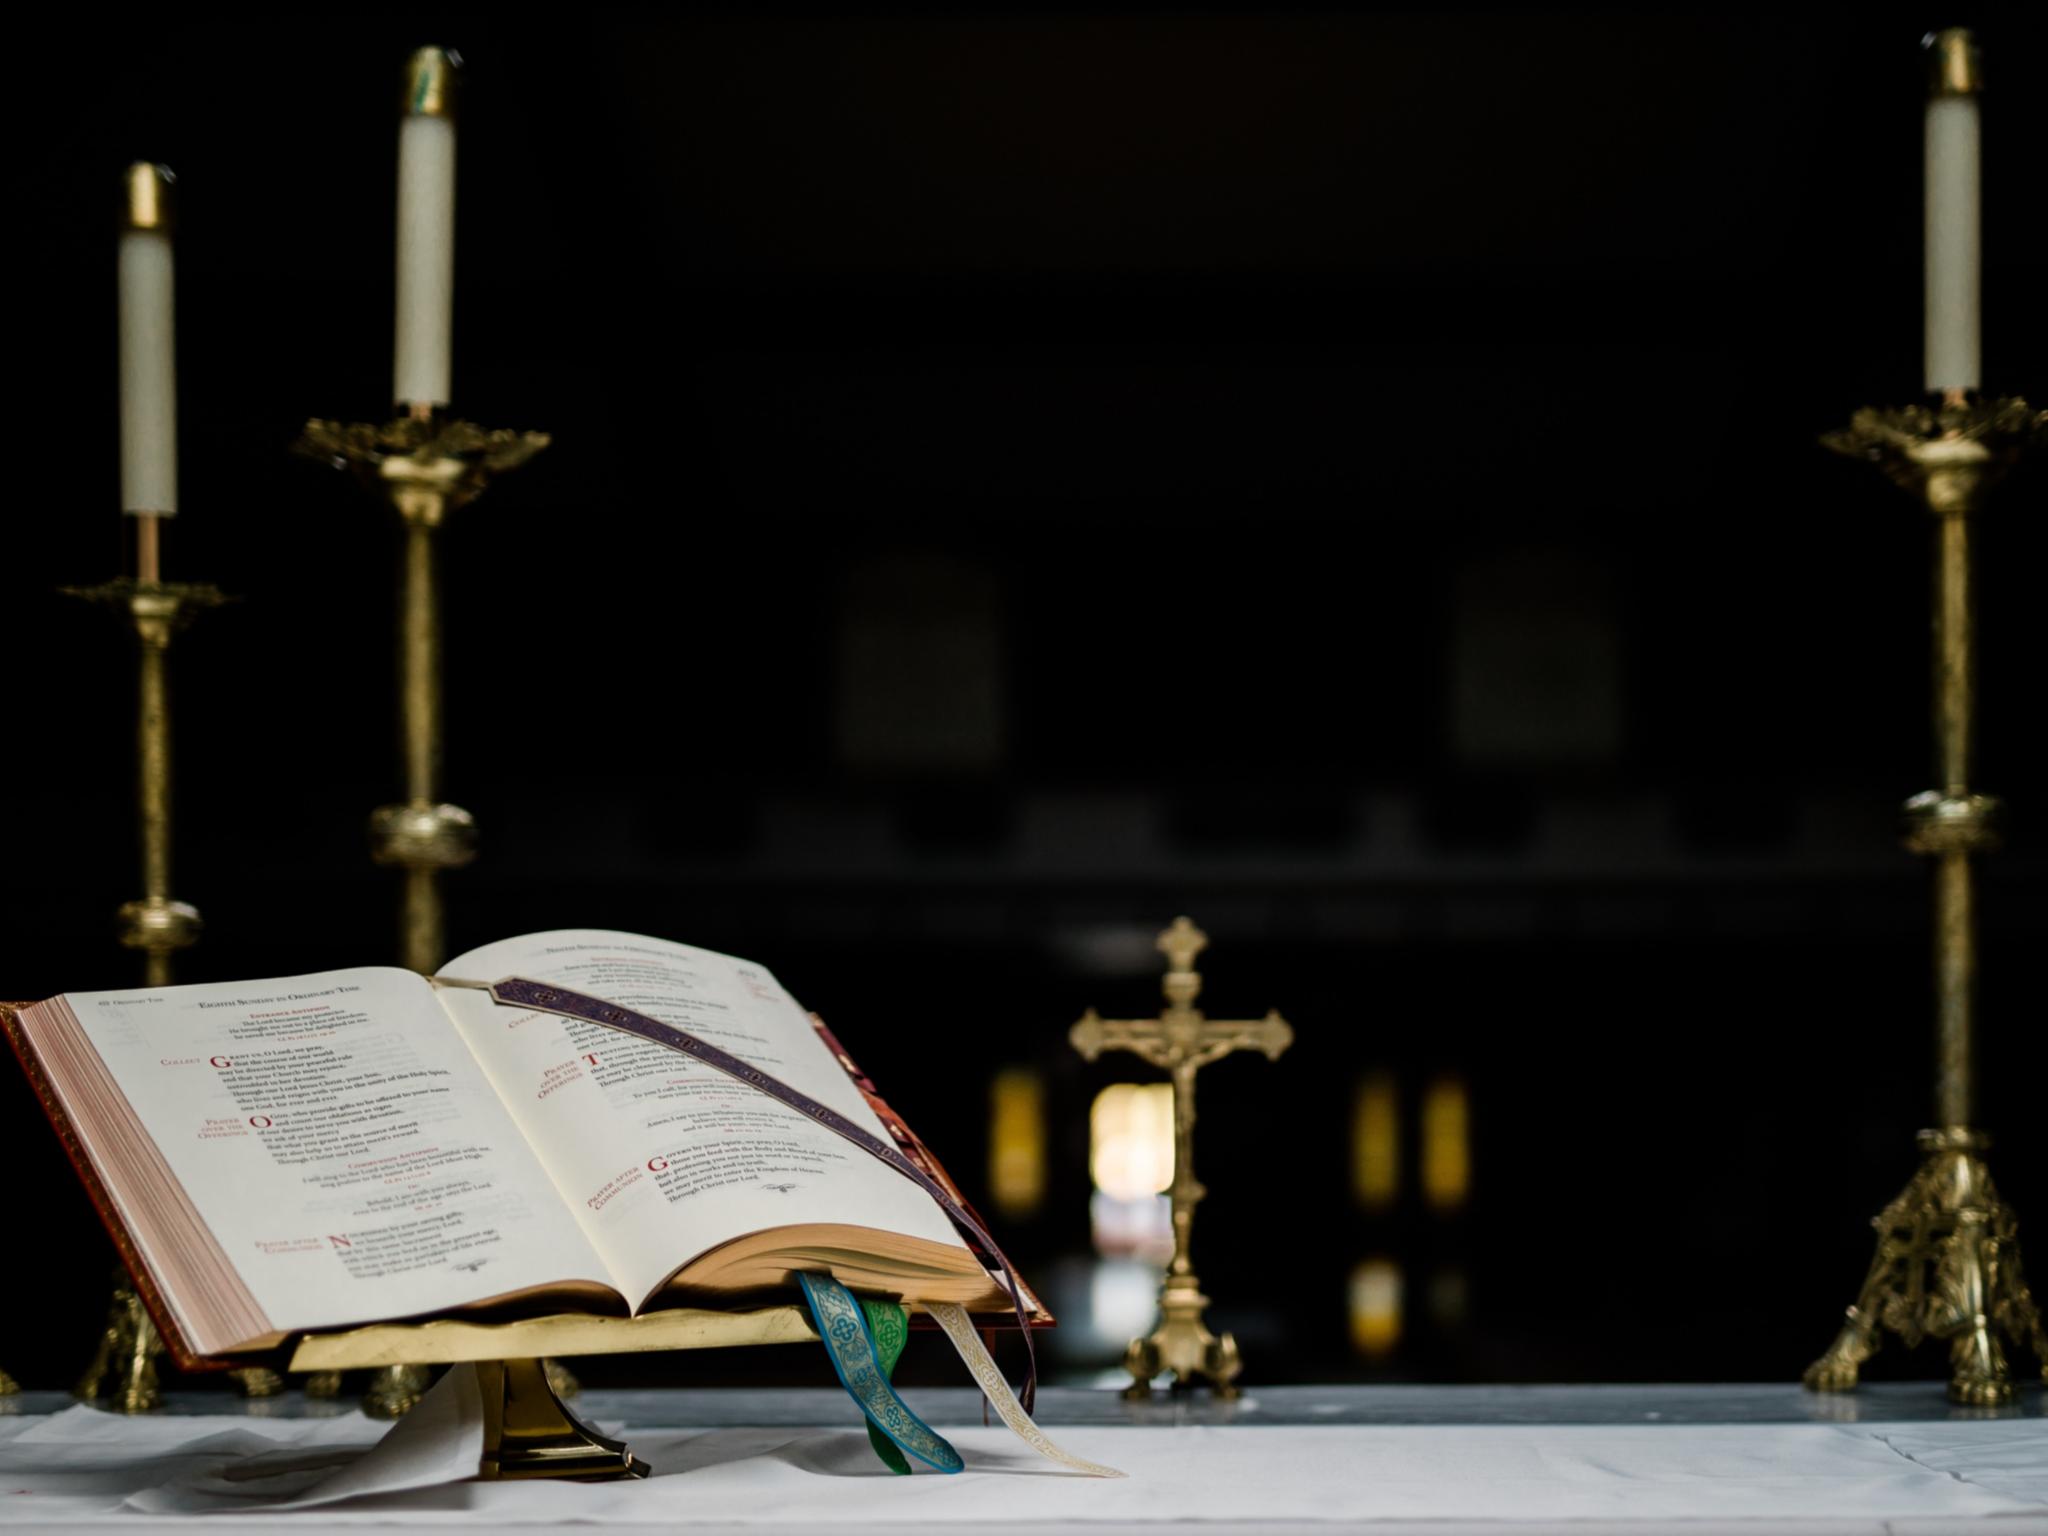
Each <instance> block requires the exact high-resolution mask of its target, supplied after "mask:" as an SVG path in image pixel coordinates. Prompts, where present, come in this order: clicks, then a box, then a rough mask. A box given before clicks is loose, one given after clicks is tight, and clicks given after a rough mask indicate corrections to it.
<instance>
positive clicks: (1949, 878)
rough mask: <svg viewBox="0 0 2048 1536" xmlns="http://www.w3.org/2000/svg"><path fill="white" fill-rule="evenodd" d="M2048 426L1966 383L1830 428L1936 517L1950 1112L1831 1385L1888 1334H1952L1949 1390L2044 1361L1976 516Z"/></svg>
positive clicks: (1830, 1373) (1944, 1108)
mask: <svg viewBox="0 0 2048 1536" xmlns="http://www.w3.org/2000/svg"><path fill="white" fill-rule="evenodd" d="M2044 436H2048V412H2035V411H2033V410H2030V409H2029V408H2028V406H2027V403H2026V402H2025V401H2024V400H2017V399H2006V400H1992V401H1982V402H1980V401H1977V400H1975V399H1973V398H1971V397H1969V396H1967V395H1965V394H1961V393H1958V394H1956V395H1954V396H1952V397H1951V398H1949V399H1947V400H1945V401H1943V403H1941V404H1940V405H1938V406H1909V407H1907V408H1905V409H1903V410H1864V411H1859V412H1857V413H1856V415H1855V417H1854V418H1853V419H1852V420H1851V422H1850V424H1849V427H1848V429H1847V430H1846V431H1843V432H1838V433H1834V434H1831V435H1830V436H1829V437H1827V438H1825V439H1823V441H1824V442H1825V443H1826V445H1827V446H1828V447H1830V448H1832V449H1834V450H1835V451H1836V452H1838V453H1844V454H1851V455H1854V456H1856V457H1859V458H1865V459H1869V460H1871V461H1872V462H1874V463H1875V464H1876V465H1877V466H1878V468H1880V469H1881V470H1883V471H1884V472H1885V474H1886V475H1888V476H1889V477H1890V478H1891V479H1892V480H1894V481H1895V482H1897V483H1898V484H1899V485H1901V486H1903V487H1904V488H1905V489H1906V490H1908V491H1910V492H1911V493H1912V494H1913V495H1914V496H1915V497H1917V498H1918V499H1919V500H1920V501H1922V502H1923V503H1924V504H1925V505H1926V507H1927V510H1928V511H1929V512H1931V513H1932V514H1933V515H1934V518H1935V599H1934V610H1935V615H1934V618H1935V622H1934V726H1935V740H1936V770H1937V775H1938V778H1939V783H1940V787H1939V788H1937V789H1931V790H1928V791H1926V792H1925V793H1923V794H1918V795H1915V796H1914V797H1913V798H1912V799H1911V800H1909V801H1907V802H1906V806H1905V844H1906V846H1907V848H1909V849H1911V850H1912V851H1913V852H1915V853H1919V854H1924V855H1926V856H1927V857H1929V858H1931V859H1932V860H1933V861H1934V975H1935V987H1934V993H1935V1095H1934V1097H1935V1116H1936V1121H1937V1123H1936V1125H1935V1126H1934V1127H1933V1128H1932V1129H1929V1130H1924V1131H1922V1132H1921V1133H1920V1136H1919V1143H1920V1150H1921V1153H1922V1157H1923V1161H1922V1163H1921V1166H1920V1171H1919V1172H1918V1173H1917V1174H1916V1175H1915V1176H1914V1178H1913V1180H1912V1182H1911V1183H1910V1184H1908V1185H1907V1186H1906V1188H1905V1190H1904V1191H1903V1192H1902V1193H1901V1194H1900V1195H1899V1197H1898V1198H1897V1199H1895V1200H1894V1201H1892V1203H1891V1204H1890V1205H1888V1206H1886V1207H1885V1208H1884V1211H1883V1212H1882V1213H1881V1214H1880V1215H1878V1216H1877V1217H1876V1218H1875V1219H1874V1220H1873V1222H1872V1223H1871V1224H1872V1225H1873V1226H1874V1227H1875V1228H1876V1229H1877V1235H1878V1236H1877V1254H1876V1257H1875V1258H1874V1259H1873V1260H1872V1261H1871V1266H1870V1272H1869V1274H1868V1275H1867V1276H1866V1277H1865V1279H1864V1282H1863V1288H1862V1290H1861V1291H1860V1292H1859V1293H1858V1294H1857V1297H1856V1302H1855V1304H1854V1305H1853V1306H1851V1307H1850V1308H1849V1310H1848V1316H1847V1319H1846V1320H1845V1321H1844V1323H1843V1325H1842V1328H1841V1331H1840V1332H1839V1333H1838V1334H1837V1335H1836V1338H1835V1341H1834V1343H1833V1344H1832V1345H1830V1346H1829V1348H1828V1350H1827V1352H1826V1353H1825V1354H1823V1355H1822V1356H1821V1357H1820V1359H1818V1360H1816V1361H1815V1362H1814V1363H1813V1364H1812V1365H1811V1366H1809V1367H1808V1368H1807V1370H1806V1375H1805V1382H1806V1385H1807V1386H1809V1387H1811V1388H1813V1389H1814V1390H1815V1391H1820V1392H1846V1391H1850V1390H1853V1389H1854V1387H1855V1386H1856V1380H1857V1373H1858V1371H1859V1369H1860V1368H1861V1366H1862V1364H1863V1362H1864V1361H1865V1360H1867V1359H1869V1358H1870V1356H1871V1355H1872V1354H1874V1353H1875V1352H1876V1351H1877V1348H1878V1346H1879V1344H1880V1343H1881V1342H1882V1339H1883V1335H1884V1334H1885V1333H1886V1332H1891V1333H1895V1334H1897V1335H1898V1336H1899V1337H1900V1338H1901V1339H1903V1340H1904V1341H1905V1342H1906V1344H1907V1345H1908V1346H1909V1347H1910V1346H1912V1345H1917V1344H1918V1343H1920V1341H1921V1340H1922V1339H1925V1338H1937V1339H1945V1340H1947V1341H1948V1344H1949V1358H1950V1380H1949V1396H1950V1397H1951V1398H1953V1399H1954V1400H1955V1401H1957V1402H1959V1403H1971V1404H1980V1405H1981V1404H1996V1403H2004V1402H2009V1401H2011V1400H2012V1397H2013V1395H2014V1386H2013V1379H2012V1373H2011V1370H2010V1368H2009V1367H2008V1365H2007V1362H2006V1357H2005V1349H2004V1344H2005V1343H2008V1342H2009V1343H2013V1344H2018V1345H2022V1346H2024V1347H2026V1348H2029V1349H2031V1350H2032V1352H2033V1353H2034V1355H2035V1356H2036V1357H2037V1358H2038V1359H2039V1360H2040V1362H2041V1366H2042V1376H2043V1379H2044V1380H2048V1334H2044V1332H2043V1329H2042V1322H2041V1312H2040V1309H2039V1307H2038V1306H2036V1304H2035V1302H2034V1298H2033V1296H2032V1294H2031V1293H2030V1292H2029V1291H2028V1289H2027V1284H2026V1279H2025V1277H2024V1275H2023V1273H2022V1271H2021V1266H2020V1249H2019V1237H2018V1233H2019V1220H2018V1217H2017V1216H2016V1215H2015V1213H2014V1211H2013V1209H2012V1207H2011V1206H2009V1205H2007V1204H2006V1203H2005V1201H2004V1200H2002V1199H2000V1198H1999V1195H1998V1192H1997V1190H1996V1188H1994V1187H1993V1185H1992V1182H1991V1174H1990V1171H1989V1170H1988V1168H1987V1167H1986V1165H1985V1160H1984V1154H1985V1153H1986V1151H1987V1150H1988V1149H1989V1148H1990V1145H1991V1139H1990V1137H1989V1136H1987V1135H1986V1134H1985V1133H1984V1132H1983V1130H1982V1129H1980V1128H1979V1127H1978V1125H1977V1104H1976V1077H1975V1068H1976V1062H1975V1049H1976V1040H1975V1025H1976V999H1977V904H1976V886H1975V871H1974V868H1973V860H1974V859H1975V857H1976V856H1977V855H1978V854H1981V853H1986V852H1989V851H1991V850H1992V849H1993V848H1995V847H1996V846H1997V843H1998V838H1997V825H1996V821H1997V812H1998V802H1997V801H1995V800H1994V799H1992V798H1991V797H1990V796H1989V795H1984V794H1980V793H1978V792H1977V791H1976V790H1975V788H1974V787H1973V768H1974V765H1973V761H1972V756H1973V751H1974V745H1975V724H1976V709H1977V693H1976V645H1975V624H1976V615H1975V598H1974V590H1973V577H1972V571H1971V555H1972V552H1971V532H1972V521H1973V518H1974V516H1975V514H1976V513H1977V511H1978V509H1979V507H1980V505H1981V502H1982V499H1983V497H1984V494H1985V492H1986V491H1987V490H1988V489H1989V488H1990V486H1991V485H1992V483H1993V482H1994V481H1995V480H1996V479H1997V478H1998V477H1999V476H2000V475H2001V474H2002V473H2003V472H2004V471H2005V470H2006V469H2007V468H2008V467H2009V466H2010V465H2011V463H2012V461H2013V460H2014V459H2015V458H2017V457H2018V455H2019V453H2020V452H2021V450H2022V449H2023V448H2024V447H2026V446H2027V445H2029V444H2030V443H2031V444H2034V445H2038V444H2039V443H2040V442H2041V440H2042V439H2043V437H2044Z"/></svg>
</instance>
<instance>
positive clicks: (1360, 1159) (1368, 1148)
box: [1351, 1072, 1401, 1211]
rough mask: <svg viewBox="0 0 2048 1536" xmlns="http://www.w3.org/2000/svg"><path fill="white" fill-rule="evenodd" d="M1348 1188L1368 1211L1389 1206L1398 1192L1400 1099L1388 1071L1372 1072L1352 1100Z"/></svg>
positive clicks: (1399, 1177) (1360, 1083)
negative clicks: (1349, 1181) (1349, 1180)
mask: <svg viewBox="0 0 2048 1536" xmlns="http://www.w3.org/2000/svg"><path fill="white" fill-rule="evenodd" d="M1351 1192H1352V1194H1353V1195H1355V1196H1356V1197H1357V1199H1358V1203H1359V1204H1360V1205H1362V1206H1364V1207H1365V1208H1366V1209H1367V1210H1369V1211H1384V1210H1388V1209H1390V1208H1392V1206H1393V1204H1394V1201H1395V1199H1396V1198H1397V1197H1398V1196H1399V1194H1400V1192H1401V1100H1400V1090H1399V1086H1398V1085H1397V1084H1396V1083H1395V1081H1394V1074H1393V1073H1391V1072H1373V1073H1369V1074H1368V1075H1367V1076H1366V1077H1365V1078H1363V1079H1362V1080H1361V1081H1360V1082H1359V1085H1358V1095H1357V1097H1356V1098H1355V1099H1353V1100H1352V1104H1351Z"/></svg>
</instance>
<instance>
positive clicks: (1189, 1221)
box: [1067, 917, 1294, 1397]
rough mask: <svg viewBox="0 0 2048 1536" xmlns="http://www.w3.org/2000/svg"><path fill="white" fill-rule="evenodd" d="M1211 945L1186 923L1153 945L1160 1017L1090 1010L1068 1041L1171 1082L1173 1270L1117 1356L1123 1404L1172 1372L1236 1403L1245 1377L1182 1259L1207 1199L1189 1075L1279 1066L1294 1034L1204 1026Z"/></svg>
mask: <svg viewBox="0 0 2048 1536" xmlns="http://www.w3.org/2000/svg"><path fill="white" fill-rule="evenodd" d="M1208 943H1209V936H1208V935H1207V934H1206V933H1204V932H1202V930H1201V929H1199V928H1197V927H1196V926H1195V925H1194V924H1193V923H1191V922H1189V921H1188V920H1187V919H1186V918H1185V917H1177V918H1175V919H1174V920H1173V926H1172V927H1171V928H1168V929H1167V930H1166V931H1165V932H1164V933H1162V934H1160V935H1159V949H1160V952H1161V953H1162V954H1164V955H1165V956H1166V979H1165V981H1164V982H1163V983H1162V984H1161V986H1162V990H1164V992H1165V993H1166V1007H1165V1008H1164V1009H1162V1010H1161V1011H1160V1014H1159V1017H1158V1018H1156V1019H1105V1018H1101V1017H1099V1016H1097V1014H1096V1012H1095V1010H1094V1009H1093V1008H1090V1009H1089V1010H1088V1011H1087V1012H1086V1013H1085V1014H1083V1015H1082V1016H1081V1021H1080V1022H1079V1023H1078V1024H1076V1025H1075V1026H1074V1027H1073V1030H1072V1031H1071V1032H1070V1033H1069V1035H1068V1036H1067V1038H1068V1039H1069V1040H1070V1041H1071V1042H1072V1044H1073V1047H1074V1049H1075V1050H1077V1051H1079V1052H1080V1053H1081V1055H1082V1056H1083V1057H1084V1058H1086V1059H1087V1060H1089V1061H1093V1060H1094V1059H1095V1058H1096V1057H1097V1056H1100V1055H1101V1054H1102V1053H1103V1052H1104V1051H1129V1052H1130V1053H1131V1054H1132V1055H1134V1056H1141V1057H1143V1058H1144V1059H1145V1060H1146V1061H1149V1062H1151V1063H1152V1065H1153V1066H1155V1067H1164V1068H1165V1069H1166V1070H1167V1071H1168V1072H1170V1073H1172V1074H1173V1183H1172V1184H1171V1185H1170V1186H1168V1192H1169V1193H1170V1194H1171V1196H1172V1199H1173V1262H1172V1263H1170V1264H1169V1265H1167V1268H1166V1280H1165V1283H1164V1284H1163V1285H1161V1286H1160V1288H1159V1326H1158V1327H1157V1328H1155V1329H1154V1330H1153V1331H1152V1333H1151V1336H1150V1337H1148V1338H1143V1339H1133V1340H1131V1347H1130V1348H1129V1349H1128V1350H1126V1351H1125V1352H1124V1369H1125V1370H1127V1371H1129V1372H1130V1373H1131V1384H1130V1386H1128V1387H1126V1388H1125V1389H1124V1391H1125V1395H1126V1396H1129V1397H1145V1396H1148V1395H1149V1394H1150V1393H1151V1391H1152V1378H1153V1377H1155V1376H1157V1375H1158V1374H1159V1373H1160V1372H1161V1371H1171V1372H1173V1377H1174V1381H1175V1382H1176V1383H1177V1384H1183V1385H1184V1384H1188V1383H1191V1382H1192V1381H1193V1380H1194V1378H1195V1377H1197V1376H1203V1377H1207V1378H1208V1380H1209V1383H1210V1385H1211V1386H1213V1387H1214V1388H1215V1390H1216V1393H1217V1395H1218V1396H1220V1397H1235V1396H1236V1395H1237V1387H1236V1385H1235V1381H1236V1378H1237V1374H1238V1372H1239V1371H1241V1370H1242V1369H1243V1368H1244V1367H1243V1364H1242V1363H1241V1362H1240V1361H1239V1359H1238V1355H1237V1340H1235V1339H1233V1338H1232V1337H1231V1336H1230V1335H1229V1334H1227V1333H1226V1334H1223V1335H1222V1336H1221V1337H1218V1336H1217V1335H1215V1334H1212V1333H1211V1332H1209V1330H1208V1329H1207V1328H1206V1327H1205V1326H1203V1323H1202V1309H1203V1308H1205V1307H1206V1306H1208V1305H1209V1298H1208V1297H1206V1296H1204V1295H1203V1294H1202V1287H1201V1282H1200V1281H1198V1280H1196V1279H1195V1269H1194V1265H1193V1264H1192V1263H1191V1262H1190V1260H1189V1258H1188V1235H1189V1229H1190V1228H1192V1227H1193V1225H1194V1220H1195V1205H1196V1202H1198V1201H1199V1200H1200V1199H1201V1198H1202V1196H1203V1195H1204V1194H1206V1193H1208V1191H1206V1190H1204V1189H1203V1188H1202V1186H1201V1185H1200V1184H1198V1183H1196V1182H1195V1074H1196V1073H1197V1072H1199V1071H1200V1070H1201V1069H1202V1068H1203V1067H1206V1066H1208V1065H1209V1063H1210V1062H1212V1061H1221V1060H1222V1059H1223V1058H1224V1057H1225V1056H1228V1055H1230V1054H1231V1053H1232V1052H1234V1051H1264V1052H1265V1053H1266V1056H1267V1058H1268V1059H1269V1060H1273V1061H1277V1060H1279V1058H1280V1053H1281V1052H1282V1051H1284V1050H1286V1049H1287V1047H1288V1046H1290V1045H1292V1044H1293V1043H1294V1030H1293V1029H1292V1027H1290V1026H1289V1024H1288V1022H1287V1021H1286V1020H1285V1019H1283V1018H1281V1017H1280V1015H1279V1014H1277V1013H1268V1014H1267V1015H1266V1016H1265V1017H1264V1018H1263V1019H1210V1018H1204V1017H1203V1016H1202V1010H1201V1009H1199V1008H1197V1007H1196V1006H1195V998H1196V996H1197V995H1198V994H1199V993H1200V992H1201V990H1202V977H1201V974H1200V973H1199V972H1198V971H1196V969H1195V956H1196V955H1198V954H1200V953H1201V952H1202V951H1203V950H1204V949H1205V948H1207V947H1208Z"/></svg>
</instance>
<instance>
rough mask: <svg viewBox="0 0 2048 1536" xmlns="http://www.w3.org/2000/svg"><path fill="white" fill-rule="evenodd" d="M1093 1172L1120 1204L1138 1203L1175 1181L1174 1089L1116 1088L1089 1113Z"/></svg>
mask: <svg viewBox="0 0 2048 1536" xmlns="http://www.w3.org/2000/svg"><path fill="white" fill-rule="evenodd" d="M1088 1173H1089V1177H1091V1178H1092V1179H1093V1180H1094V1181H1095V1187H1096V1188H1097V1189H1099V1190H1101V1191H1102V1192H1103V1193H1104V1194H1105V1195H1108V1196H1110V1197H1111V1198H1113V1199H1117V1200H1138V1199H1142V1198H1144V1197H1145V1196H1147V1195H1157V1194H1161V1193H1163V1192H1164V1191H1165V1189H1166V1186H1167V1185H1169V1184H1171V1183H1172V1182H1173V1085H1172V1084H1171V1083H1111V1084H1110V1085H1109V1086H1108V1087H1107V1088H1105V1089H1103V1090H1102V1092H1100V1093H1098V1094H1097V1095H1095V1103H1094V1105H1093V1106H1092V1107H1091V1108H1090V1109H1089V1111H1088Z"/></svg>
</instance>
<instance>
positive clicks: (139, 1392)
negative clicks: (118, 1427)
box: [71, 1269, 164, 1413]
mask: <svg viewBox="0 0 2048 1536" xmlns="http://www.w3.org/2000/svg"><path fill="white" fill-rule="evenodd" d="M163 1352H164V1346H163V1340H162V1339H160V1338H158V1337H157V1331H156V1324H155V1323H153V1322H151V1321H150V1319H149V1312H148V1311H147V1309H145V1308H144V1307H143V1305H142V1299H141V1298H140V1297H139V1296H137V1295H136V1294H135V1287H134V1286H132V1285H130V1284H129V1283H128V1276H127V1274H126V1272H125V1271H122V1270H119V1269H117V1270H115V1272H114V1295H113V1300H112V1301H111V1302H110V1303H109V1304H108V1306H107V1322H106V1326H105V1327H104V1328H102V1329H101V1330H100V1342H99V1347H98V1348H97V1349H95V1350H94V1351H93V1357H92V1363H91V1364H90V1365H88V1366H86V1368H85V1373H84V1374H83V1375H81V1376H80V1377H79V1378H78V1385H77V1386H75V1387H73V1388H72V1389H71V1395H72V1396H73V1397H76V1398H77V1399H78V1400H79V1401H80V1402H86V1403H91V1402H97V1401H98V1400H99V1397H100V1394H101V1392H102V1391H103V1390H104V1391H106V1393H107V1406H108V1407H110V1408H112V1409H113V1410H114V1411H115V1412H116V1413H148V1412H150V1411H151V1410H152V1409H155V1408H159V1407H161V1406H162V1405H163V1400H164V1394H163V1388H162V1386H161V1385H160V1384H159V1383H158V1381H157V1374H156V1362H157V1358H158V1356H160V1355H162V1354H163Z"/></svg>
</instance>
